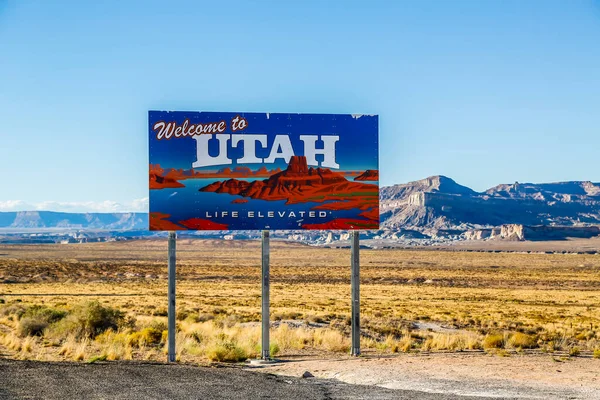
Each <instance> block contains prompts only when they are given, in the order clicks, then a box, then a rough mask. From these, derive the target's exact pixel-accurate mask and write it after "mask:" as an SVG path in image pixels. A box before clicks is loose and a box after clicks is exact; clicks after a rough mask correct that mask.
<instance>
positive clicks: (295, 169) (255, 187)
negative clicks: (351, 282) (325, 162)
mask: <svg viewBox="0 0 600 400" xmlns="http://www.w3.org/2000/svg"><path fill="white" fill-rule="evenodd" d="M200 191H201V192H214V193H228V194H232V195H240V196H242V197H249V198H252V199H261V200H270V201H274V200H287V202H286V204H295V203H304V202H325V201H327V200H335V202H336V203H340V204H341V203H347V201H352V202H354V204H359V203H362V204H363V207H365V209H369V208H374V207H377V205H378V187H377V185H374V184H368V183H361V182H352V181H348V180H347V179H346V178H345V177H344V175H343V174H341V173H338V172H333V171H331V170H329V169H327V168H313V167H308V164H307V162H306V157H305V156H292V157H291V158H290V162H289V164H288V167H287V168H286V169H285V170H284V171H280V172H277V173H275V174H273V175H271V176H270V177H269V178H268V179H265V180H256V181H252V182H247V181H240V180H237V179H228V180H226V181H220V182H214V183H212V184H210V185H208V186H205V187H203V188H201V189H200ZM332 204H335V203H332ZM351 208H354V207H351ZM351 208H347V207H344V209H351Z"/></svg>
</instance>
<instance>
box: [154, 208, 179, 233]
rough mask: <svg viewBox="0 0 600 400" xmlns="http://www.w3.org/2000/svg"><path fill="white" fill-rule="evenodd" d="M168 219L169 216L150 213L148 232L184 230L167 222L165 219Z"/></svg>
mask: <svg viewBox="0 0 600 400" xmlns="http://www.w3.org/2000/svg"><path fill="white" fill-rule="evenodd" d="M169 217H170V215H169V214H163V213H157V212H153V213H150V218H149V222H150V230H151V231H180V230H185V229H186V228H184V227H182V226H180V225H177V224H175V223H173V222H171V221H168V220H167V218H169Z"/></svg>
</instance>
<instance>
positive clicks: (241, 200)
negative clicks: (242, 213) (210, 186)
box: [231, 199, 248, 204]
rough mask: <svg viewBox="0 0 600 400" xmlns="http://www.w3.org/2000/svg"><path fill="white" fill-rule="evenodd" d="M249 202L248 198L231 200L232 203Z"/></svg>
mask: <svg viewBox="0 0 600 400" xmlns="http://www.w3.org/2000/svg"><path fill="white" fill-rule="evenodd" d="M247 202H248V199H235V200H233V201H232V202H231V204H244V203H247Z"/></svg>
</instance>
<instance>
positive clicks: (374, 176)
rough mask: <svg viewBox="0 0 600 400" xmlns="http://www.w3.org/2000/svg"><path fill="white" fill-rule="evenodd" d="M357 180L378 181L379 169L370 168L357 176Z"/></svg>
mask: <svg viewBox="0 0 600 400" xmlns="http://www.w3.org/2000/svg"><path fill="white" fill-rule="evenodd" d="M354 180H355V181H378V180H379V170H376V169H368V170H366V171H365V172H363V173H362V174H360V175H359V176H357V177H356V178H354Z"/></svg>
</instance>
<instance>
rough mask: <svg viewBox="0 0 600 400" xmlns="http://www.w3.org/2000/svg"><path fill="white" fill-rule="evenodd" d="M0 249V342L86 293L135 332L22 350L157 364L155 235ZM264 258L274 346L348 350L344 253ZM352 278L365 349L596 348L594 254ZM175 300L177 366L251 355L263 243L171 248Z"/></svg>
mask: <svg viewBox="0 0 600 400" xmlns="http://www.w3.org/2000/svg"><path fill="white" fill-rule="evenodd" d="M0 254H1V256H0V282H3V281H4V282H13V283H0V299H3V300H4V301H5V303H6V304H1V305H0V336H2V338H0V340H1V341H2V342H1V343H2V344H3V345H4V346H5V347H8V348H13V349H16V348H19V350H18V351H21V347H19V346H22V342H21V341H22V339H20V338H18V337H17V336H16V335H14V334H13V333H15V332H16V329H17V328H18V326H19V320H18V317H17V314H18V313H19V312H20V311H19V307H28V306H29V305H32V304H37V305H41V304H44V305H47V306H51V307H56V308H58V309H61V310H66V311H68V310H70V309H72V308H73V306H74V305H75V304H78V303H81V302H84V301H87V300H94V299H97V300H99V301H100V302H101V304H103V305H107V306H111V307H115V308H117V309H119V310H121V311H123V312H125V313H126V314H127V317H130V318H135V319H136V320H137V322H136V324H135V326H132V327H131V328H130V331H128V332H126V331H121V332H113V333H112V335H113V337H111V338H110V340H107V342H106V343H105V344H103V343H101V342H99V341H98V340H95V341H92V342H90V343H89V344H87V346H86V347H85V348H83V349H82V348H81V347H79V348H78V347H77V346H78V345H79V344H80V343H79V342H77V341H74V340H71V339H68V338H59V340H58V343H48V341H47V340H46V339H44V340H40V341H39V343H33V342H32V343H29V346H30V347H31V348H32V350H31V351H29V352H26V353H25V354H31V355H33V354H35V355H36V357H37V356H38V355H39V352H38V350H40V349H39V348H43V349H42V350H43V352H44V354H45V357H46V358H49V359H53V358H56V359H61V357H62V358H65V359H67V358H68V359H73V358H76V359H82V357H83V359H89V358H91V357H95V356H106V358H107V359H131V358H134V359H136V358H141V359H164V354H163V353H164V339H165V337H163V334H162V331H160V332H157V331H156V330H152V331H151V330H148V329H149V327H150V325H151V323H152V321H156V320H162V321H166V318H165V316H166V306H167V303H166V293H167V282H166V241H165V240H160V241H159V240H155V241H139V242H117V243H97V244H83V245H60V246H59V245H56V246H54V245H50V246H41V245H40V246H0ZM271 262H272V265H271V271H272V272H271V273H272V287H271V311H272V319H273V320H276V319H277V320H283V323H281V324H280V325H279V326H278V327H276V328H273V330H272V332H271V336H272V341H273V344H274V350H278V351H279V353H280V354H283V355H286V354H287V355H289V354H298V353H304V352H315V351H317V352H318V351H347V349H348V348H349V344H348V341H349V332H350V327H349V323H348V322H349V321H348V317H349V314H350V301H349V284H350V267H349V262H350V254H349V250H347V249H322V248H313V247H307V246H301V245H297V244H285V243H282V242H277V241H273V242H272V254H271ZM361 283H362V287H361V296H362V297H361V312H362V326H363V333H364V334H365V337H364V338H363V348H364V349H365V351H366V352H369V351H383V352H399V351H405V352H406V351H437V350H444V351H447V350H450V351H463V350H479V349H482V348H501V349H506V350H509V351H517V350H522V349H528V348H535V349H539V350H540V351H541V350H544V351H564V352H569V351H570V350H569V349H572V348H574V347H577V348H578V349H579V354H592V352H593V351H594V349H597V348H598V347H599V346H600V334H599V333H600V313H598V309H599V307H600V296H599V295H600V256H598V255H587V254H577V255H572V254H516V253H466V252H442V251H407V250H376V251H375V250H363V251H361ZM177 294H178V298H177V302H178V312H179V315H178V319H179V322H178V323H179V327H180V333H179V334H180V335H181V338H180V339H181V340H179V341H178V342H179V343H178V350H177V351H178V357H179V358H180V359H183V360H195V359H198V358H199V359H216V360H219V359H223V358H228V357H231V358H235V357H236V356H239V358H241V357H242V356H244V355H246V356H248V357H255V356H256V355H257V354H258V352H259V348H258V343H259V342H260V330H259V327H258V325H257V323H258V321H259V320H260V243H258V242H248V241H246V242H241V241H236V242H222V241H204V240H180V241H179V242H178V286H177ZM442 328H445V329H442ZM448 329H449V330H450V331H448ZM3 330H4V332H2V331H3ZM159 334H160V340H159V336H158V335H159ZM494 335H496V336H497V337H496V339H498V337H501V340H500V339H498V340H496V341H495V342H494V341H492V339H490V338H491V337H493V336H494ZM219 338H220V339H219ZM44 341H46V345H44ZM72 342H73V343H72ZM157 342H158V343H157ZM492 342H493V343H492ZM44 346H46V347H44ZM38 347H39V348H38ZM78 349H79V350H80V351H77V350H78ZM40 351H41V350H40ZM571 352H572V353H576V352H573V351H571ZM224 354H225V356H224Z"/></svg>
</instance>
